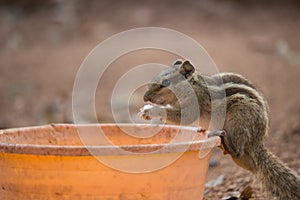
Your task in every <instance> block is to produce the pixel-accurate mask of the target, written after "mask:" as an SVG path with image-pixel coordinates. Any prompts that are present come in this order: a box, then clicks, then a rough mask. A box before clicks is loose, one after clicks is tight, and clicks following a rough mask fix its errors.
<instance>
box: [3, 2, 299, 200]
mask: <svg viewBox="0 0 300 200" xmlns="http://www.w3.org/2000/svg"><path fill="white" fill-rule="evenodd" d="M37 2H38V1H25V0H24V1H22V0H19V1H5V0H3V1H0V95H1V98H0V111H1V115H0V128H10V127H22V126H32V125H39V124H47V123H53V122H72V121H73V119H72V108H71V105H72V89H73V83H74V80H75V76H76V73H77V70H78V69H79V67H80V64H81V63H82V62H83V60H84V58H85V57H86V56H87V55H88V53H89V52H90V51H91V50H92V49H93V48H94V47H95V46H96V45H97V44H98V43H100V42H101V41H103V40H105V39H106V38H108V37H110V36H112V35H113V34H116V33H119V32H121V31H125V30H128V29H132V28H137V27H145V26H153V27H165V28H170V29H174V30H177V31H180V32H182V33H184V34H186V35H189V36H190V37H192V38H194V39H195V40H196V41H197V42H199V43H200V44H201V45H202V46H203V47H204V48H205V49H206V50H207V52H208V53H209V54H210V56H211V57H212V59H213V60H214V61H215V63H216V65H217V66H218V69H219V70H220V71H222V72H225V71H229V72H235V73H240V74H242V75H244V76H245V77H247V78H248V79H250V80H251V81H253V82H254V83H255V84H256V85H258V86H259V87H260V89H261V91H262V92H263V93H264V94H265V96H266V99H267V101H268V103H269V108H270V118H271V122H270V131H269V136H268V137H267V138H266V145H267V147H268V148H269V149H270V150H271V151H272V152H274V153H275V154H276V155H277V156H279V157H280V158H281V159H282V160H283V161H284V162H286V163H287V164H288V166H289V167H291V168H292V169H294V170H296V171H297V172H298V173H300V159H299V158H300V149H299V147H298V145H299V143H300V93H299V86H300V78H299V76H300V37H299V35H300V12H299V8H300V4H298V3H296V1H295V2H294V1H286V2H285V3H280V2H271V1H267V0H265V1H260V3H258V1H230V0H228V1H209V0H206V1H180V2H175V1H159V2H156V1H105V2H104V1H88V2H87V1H79V0H77V1H60V0H56V1H54V0H53V1H50V0H49V1H43V3H37ZM174 58H176V57H175V56H174V55H171V54H168V53H165V52H161V51H155V50H144V51H141V52H135V53H132V54H129V55H127V56H124V57H122V58H120V59H119V60H117V61H115V62H114V63H112V66H111V68H110V70H108V71H106V72H105V73H107V75H108V76H107V77H112V76H111V73H113V74H114V76H113V78H103V80H101V81H102V82H101V83H99V88H100V89H99V88H98V90H97V94H96V102H97V103H96V105H97V106H96V108H97V116H98V120H99V122H114V120H113V118H112V114H111V112H110V95H111V91H112V88H113V86H114V84H115V82H116V81H117V80H118V78H120V76H121V75H122V74H123V73H124V72H126V70H128V69H130V68H131V67H132V66H136V65H138V64H143V63H149V62H157V63H163V64H170V63H172V61H173V60H174ZM141 76H145V77H147V74H141ZM100 86H101V87H100ZM139 106H140V105H139ZM137 107H138V106H137ZM133 110H134V109H133ZM120 112H122V111H120ZM127 121H128V119H124V122H127ZM211 165H212V166H211V168H210V170H209V174H208V178H207V179H208V181H210V180H215V179H216V178H217V177H219V176H220V175H224V176H225V178H224V180H223V181H221V183H220V184H219V185H217V186H214V187H211V188H206V192H205V199H222V198H224V199H226V196H228V195H229V196H230V195H232V192H241V191H242V190H243V189H244V188H245V187H246V186H248V185H251V186H252V187H253V197H254V198H253V199H264V196H263V191H261V189H260V185H259V183H258V182H257V181H256V180H255V179H254V178H253V177H252V176H251V174H249V173H248V172H246V171H245V170H243V169H240V168H239V167H237V166H236V165H235V164H234V163H233V162H232V161H231V158H230V157H229V156H223V155H222V153H221V151H220V150H219V149H215V150H214V151H213V156H212V163H211Z"/></svg>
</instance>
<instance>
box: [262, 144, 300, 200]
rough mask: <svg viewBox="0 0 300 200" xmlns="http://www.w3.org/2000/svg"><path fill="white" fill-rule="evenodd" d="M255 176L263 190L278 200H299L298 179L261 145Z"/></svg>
mask: <svg viewBox="0 0 300 200" xmlns="http://www.w3.org/2000/svg"><path fill="white" fill-rule="evenodd" d="M258 150H259V151H258V153H257V155H256V156H258V158H257V159H256V160H257V161H258V163H257V166H258V170H257V175H258V177H259V179H260V180H261V181H262V184H263V186H264V188H265V189H266V190H267V191H269V192H270V194H271V195H272V196H274V197H277V198H278V199H280V200H288V199H290V200H297V199H299V200H300V178H299V176H298V175H297V174H296V172H294V171H293V170H291V169H290V168H288V167H287V166H286V165H285V164H284V163H282V162H281V161H280V160H279V159H278V158H277V157H276V156H275V155H274V154H272V153H271V152H269V151H268V150H267V149H266V148H265V147H264V146H263V145H262V146H260V147H259V149H258Z"/></svg>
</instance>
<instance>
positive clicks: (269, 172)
mask: <svg viewBox="0 0 300 200" xmlns="http://www.w3.org/2000/svg"><path fill="white" fill-rule="evenodd" d="M164 80H167V81H164ZM163 81H164V82H163ZM162 83H163V84H162ZM166 84H167V85H166ZM172 91H173V92H172ZM224 91H225V95H222V92H223V94H224ZM174 93H176V95H175V94H174ZM194 94H195V95H196V97H197V100H196V102H197V104H198V105H195V101H193V100H191V99H192V96H193V95H194ZM195 95H194V96H195ZM211 96H213V97H214V98H211ZM222 97H225V98H226V101H223V103H220V104H219V107H217V108H216V109H217V110H218V109H220V111H221V109H224V108H226V116H225V122H224V127H223V130H224V131H223V132H221V134H220V137H221V138H222V145H223V147H222V148H223V151H224V153H229V154H230V155H231V157H232V159H233V160H234V162H235V163H236V164H238V165H239V166H241V167H243V168H245V169H247V170H249V171H251V172H252V173H254V174H256V175H257V177H258V178H259V179H260V180H261V182H262V184H263V186H264V188H265V189H266V190H267V191H269V194H271V195H273V196H274V197H276V198H277V199H280V200H286V199H295V200H296V199H300V179H299V176H298V175H297V174H296V173H295V172H294V171H293V170H291V169H290V168H288V167H287V166H286V165H284V164H283V163H282V162H281V161H280V160H279V159H278V158H277V157H276V156H274V155H273V154H272V153H270V152H269V151H268V150H267V149H266V148H265V146H264V144H263V139H264V137H265V136H266V135H267V132H268V123H269V119H268V107H267V103H266V101H265V99H264V98H263V96H262V94H261V93H260V92H259V91H258V90H257V89H256V87H255V86H254V85H253V84H252V83H251V82H250V81H248V80H247V79H246V78H244V77H242V76H241V75H238V74H234V73H221V74H217V75H214V76H205V75H200V74H198V73H197V71H196V70H195V68H194V66H193V65H192V64H191V63H190V62H189V61H187V60H185V61H183V60H177V61H175V62H174V64H173V65H172V66H171V67H168V68H167V69H165V70H163V71H162V72H161V73H160V74H158V75H157V77H155V78H154V80H153V83H152V84H151V85H150V86H149V89H148V91H147V92H146V93H145V95H144V101H146V102H147V101H149V102H152V103H153V104H154V106H152V107H147V108H146V109H142V110H141V115H142V117H143V118H145V119H148V120H149V119H151V118H154V117H160V118H163V117H165V118H166V120H167V121H168V122H170V123H173V124H191V123H192V122H194V121H196V120H200V124H201V125H202V124H203V126H207V124H208V123H207V121H209V120H210V117H211V116H210V115H211V105H212V103H213V102H212V99H213V100H215V101H218V98H220V99H221V98H222ZM224 102H226V103H225V105H224ZM161 106H164V109H165V110H166V114H167V116H162V113H163V112H162V111H161ZM195 106H196V107H198V106H199V110H200V115H201V117H200V119H199V112H198V111H199V110H197V109H195ZM217 113H218V112H217ZM220 113H221V112H220ZM219 117H221V116H219ZM206 128H207V127H206Z"/></svg>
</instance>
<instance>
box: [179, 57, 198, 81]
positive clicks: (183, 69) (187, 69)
mask: <svg viewBox="0 0 300 200" xmlns="http://www.w3.org/2000/svg"><path fill="white" fill-rule="evenodd" d="M194 72H195V67H194V66H193V65H192V63H190V61H188V60H185V61H184V62H183V63H182V65H181V66H180V68H179V73H181V74H182V75H183V76H185V78H188V77H190V76H191V75H192V74H193V73H194Z"/></svg>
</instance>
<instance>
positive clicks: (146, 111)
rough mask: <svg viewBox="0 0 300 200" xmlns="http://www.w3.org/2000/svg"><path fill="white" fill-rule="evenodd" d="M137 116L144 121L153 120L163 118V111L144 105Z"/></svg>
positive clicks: (156, 107) (159, 108)
mask: <svg viewBox="0 0 300 200" xmlns="http://www.w3.org/2000/svg"><path fill="white" fill-rule="evenodd" d="M139 116H140V117H141V118H143V119H145V120H151V119H153V118H156V117H157V118H163V116H164V109H163V108H161V107H159V106H155V105H150V104H148V105H144V106H143V107H142V108H141V109H140V112H139Z"/></svg>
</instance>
